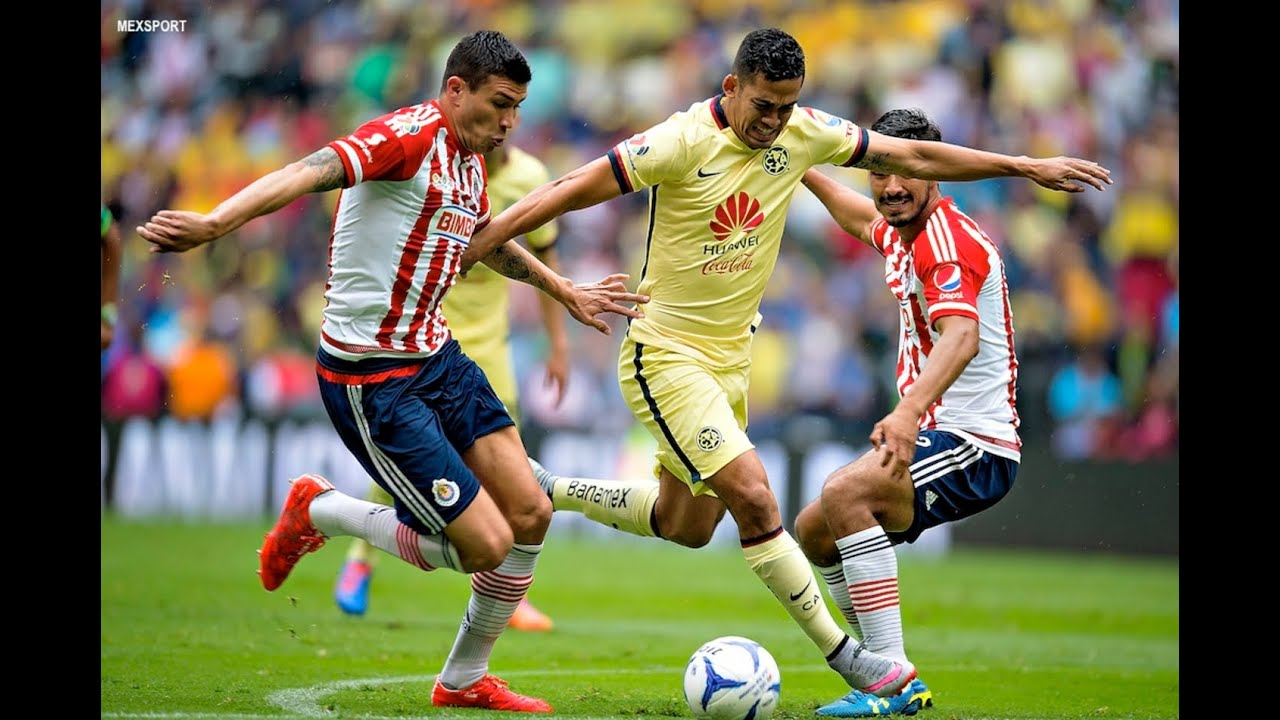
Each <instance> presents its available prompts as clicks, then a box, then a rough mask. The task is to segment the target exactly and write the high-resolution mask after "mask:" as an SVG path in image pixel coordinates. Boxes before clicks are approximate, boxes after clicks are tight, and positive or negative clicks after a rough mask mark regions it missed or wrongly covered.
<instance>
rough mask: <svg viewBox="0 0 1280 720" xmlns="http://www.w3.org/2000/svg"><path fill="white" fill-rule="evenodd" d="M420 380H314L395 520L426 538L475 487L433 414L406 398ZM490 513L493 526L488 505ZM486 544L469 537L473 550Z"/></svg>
mask: <svg viewBox="0 0 1280 720" xmlns="http://www.w3.org/2000/svg"><path fill="white" fill-rule="evenodd" d="M423 381H424V378H423V377H422V375H421V374H419V375H415V376H413V377H408V378H396V379H392V380H387V381H384V382H377V383H370V384H367V385H362V384H353V383H337V382H330V381H328V380H326V379H325V378H323V377H321V379H320V386H321V387H320V389H321V397H322V399H323V401H324V405H325V409H326V410H327V411H328V413H329V417H330V419H331V420H332V421H333V424H334V427H335V429H336V430H337V431H338V435H339V436H340V437H341V438H342V441H343V443H344V444H346V446H347V448H348V449H349V450H350V451H351V452H352V454H353V455H355V457H356V458H357V459H358V460H359V461H360V464H361V465H362V466H363V467H364V469H365V470H366V471H367V472H368V473H369V475H370V477H372V478H373V479H374V481H375V482H377V484H378V485H380V486H381V487H382V488H383V489H384V490H386V491H387V492H389V493H390V494H391V495H392V497H393V498H395V507H396V513H397V516H398V517H399V519H400V521H401V522H403V523H404V524H405V525H408V526H409V527H410V528H412V529H413V530H415V531H416V532H419V533H422V534H427V535H433V534H437V533H441V532H444V531H445V528H446V527H448V526H449V525H450V524H451V523H453V522H454V521H455V520H457V519H458V518H459V516H461V515H462V514H463V513H464V512H466V511H467V509H468V508H469V507H470V506H471V505H472V504H473V503H474V502H475V500H476V497H477V496H478V495H479V493H480V482H479V479H478V478H476V476H475V474H474V473H472V472H471V470H470V468H468V467H467V465H466V463H464V462H463V460H462V457H461V455H460V454H459V453H458V451H457V450H456V449H455V448H454V447H453V445H452V444H451V443H450V442H449V440H448V438H447V437H446V435H445V431H444V428H443V426H442V423H441V421H440V417H439V416H438V414H437V412H436V409H435V408H433V407H431V406H430V405H429V404H428V403H426V402H424V401H423V400H422V399H421V398H419V397H418V396H417V395H416V394H415V393H414V392H413V387H414V386H415V385H417V384H420V383H422V382H423ZM479 514H481V515H483V514H485V513H484V512H483V511H482V512H480V513H479ZM493 515H494V516H495V517H494V518H491V519H497V520H501V515H499V514H498V513H497V510H496V507H495V509H494V511H493ZM489 539H491V538H490V537H489V536H479V537H477V538H475V540H476V541H478V542H479V543H481V544H483V543H485V542H487V541H488V540H489ZM459 547H463V544H462V543H459Z"/></svg>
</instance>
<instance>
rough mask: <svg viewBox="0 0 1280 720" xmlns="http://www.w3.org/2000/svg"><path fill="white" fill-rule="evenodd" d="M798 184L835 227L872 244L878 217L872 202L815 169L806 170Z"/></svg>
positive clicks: (878, 214)
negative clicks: (824, 211) (872, 233)
mask: <svg viewBox="0 0 1280 720" xmlns="http://www.w3.org/2000/svg"><path fill="white" fill-rule="evenodd" d="M801 182H803V183H804V186H805V187H807V188H809V191H810V192H812V193H813V194H814V195H816V196H817V198H818V199H819V200H821V201H822V204H823V205H825V206H826V208H827V212H829V213H831V218H832V219H833V220H835V221H836V224H837V225H839V226H840V227H842V228H844V231H845V232H847V233H849V234H850V235H852V236H854V237H856V238H858V239H859V240H861V241H862V242H864V243H866V244H867V245H870V244H871V223H872V222H873V221H874V220H875V219H876V218H878V217H880V213H879V212H878V211H877V210H876V204H875V203H874V202H873V201H872V200H871V198H869V197H867V196H866V195H863V194H862V193H860V192H858V191H856V190H853V189H852V188H849V187H845V185H844V184H843V183H841V182H839V181H838V180H836V179H835V178H831V177H827V176H826V175H823V174H822V172H821V171H820V170H818V169H817V168H809V169H808V170H806V171H805V173H804V177H803V178H801Z"/></svg>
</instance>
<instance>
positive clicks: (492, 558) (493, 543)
mask: <svg viewBox="0 0 1280 720" xmlns="http://www.w3.org/2000/svg"><path fill="white" fill-rule="evenodd" d="M514 543H515V536H514V534H513V533H512V531H511V528H510V526H508V525H507V524H506V523H495V526H494V527H490V528H487V531H486V532H485V533H484V534H483V535H481V536H478V537H473V538H471V539H469V540H468V541H467V542H466V543H465V544H460V545H459V547H458V558H459V559H460V560H461V561H462V571H463V572H465V573H474V572H482V571H484V570H492V569H494V568H496V567H498V566H499V565H501V564H502V561H503V560H504V559H506V557H507V555H508V554H510V553H511V546H512V545H513V544H514Z"/></svg>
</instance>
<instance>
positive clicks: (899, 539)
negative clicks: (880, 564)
mask: <svg viewBox="0 0 1280 720" xmlns="http://www.w3.org/2000/svg"><path fill="white" fill-rule="evenodd" d="M1017 476H1018V461H1017V460H1012V459H1010V458H1006V457H1001V456H999V455H992V454H991V453H989V452H987V451H986V450H983V449H982V448H981V447H979V446H978V445H975V444H974V443H972V442H970V441H969V440H967V439H965V438H963V437H961V436H959V435H956V434H954V433H949V432H946V431H943V430H921V431H920V434H919V435H917V436H916V455H915V458H914V459H913V460H912V462H911V482H912V483H914V484H915V486H916V502H915V505H916V514H915V519H914V520H912V521H911V527H909V528H907V529H906V530H904V531H902V532H891V533H886V534H887V535H888V536H889V539H890V540H891V541H893V542H895V543H903V542H908V543H911V542H915V541H916V538H918V537H920V533H922V532H924V531H925V530H928V529H929V528H931V527H937V526H938V525H941V524H943V523H948V522H954V521H956V520H960V519H963V518H967V517H969V516H970V515H974V514H976V513H979V512H982V511H983V510H986V509H987V508H989V507H991V506H992V505H995V504H996V503H997V502H998V501H999V500H1000V498H1002V497H1004V496H1005V495H1008V494H1009V489H1010V488H1012V487H1013V481H1014V478H1016V477H1017Z"/></svg>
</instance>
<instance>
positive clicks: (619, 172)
mask: <svg viewBox="0 0 1280 720" xmlns="http://www.w3.org/2000/svg"><path fill="white" fill-rule="evenodd" d="M609 165H610V166H611V167H612V168H613V177H614V179H615V180H617V181H618V188H619V189H621V190H622V194H623V195H626V194H627V193H629V192H635V190H636V189H635V188H634V187H632V186H631V180H629V179H628V178H627V172H626V171H625V170H623V169H622V155H621V154H619V152H618V148H616V147H615V148H613V149H612V150H610V151H609Z"/></svg>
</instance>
